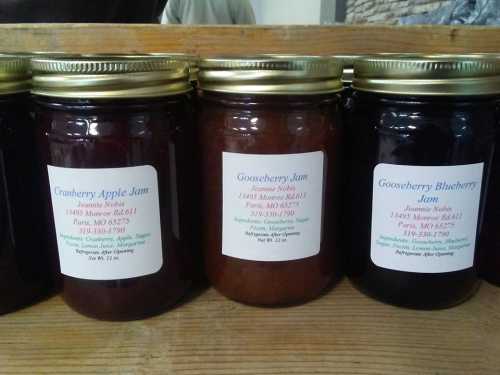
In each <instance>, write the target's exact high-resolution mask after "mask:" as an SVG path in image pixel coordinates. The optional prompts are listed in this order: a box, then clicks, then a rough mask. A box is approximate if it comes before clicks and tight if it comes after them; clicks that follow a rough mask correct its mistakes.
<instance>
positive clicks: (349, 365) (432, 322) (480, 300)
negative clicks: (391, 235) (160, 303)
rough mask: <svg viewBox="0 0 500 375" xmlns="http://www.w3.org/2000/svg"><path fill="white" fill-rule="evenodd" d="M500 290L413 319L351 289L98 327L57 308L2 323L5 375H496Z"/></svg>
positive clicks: (187, 309)
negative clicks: (277, 303) (272, 304)
mask: <svg viewBox="0 0 500 375" xmlns="http://www.w3.org/2000/svg"><path fill="white" fill-rule="evenodd" d="M499 372H500V288H495V287H493V286H491V285H488V284H486V283H485V284H483V286H482V288H481V289H480V291H479V293H478V294H477V295H476V296H475V297H474V298H472V299H471V300H469V301H468V302H466V303H465V304H462V305H460V306H458V307H455V308H452V309H448V310H442V311H412V310H405V309H400V308H396V307H392V306H388V305H384V304H381V303H379V302H376V301H373V300H371V299H369V298H367V297H365V296H363V295H362V294H360V293H359V292H357V291H356V290H354V289H353V287H352V286H351V285H350V283H349V282H348V281H347V280H344V281H343V282H341V284H340V285H338V286H337V287H336V288H334V289H333V290H332V291H330V292H329V293H328V294H327V295H325V296H323V297H322V298H320V299H317V300H315V301H313V302H311V303H309V304H306V305H303V306H298V307H291V308H279V309H265V308H255V307H248V306H244V305H241V304H237V303H235V302H231V301H228V300H227V299H225V298H223V297H221V296H220V295H218V294H217V293H216V292H215V291H214V290H212V289H209V290H207V291H205V292H203V293H200V294H199V295H198V296H195V297H193V298H191V300H190V301H189V302H185V303H183V304H182V305H180V306H179V307H177V308H176V309H174V310H171V311H170V312H168V313H166V314H164V315H161V316H159V317H155V318H152V319H148V320H144V321H136V322H129V323H106V322H98V321H95V320H91V319H87V318H85V317H82V316H80V315H78V314H76V313H74V312H72V311H71V310H70V309H69V308H68V307H66V306H65V305H64V303H63V302H62V301H61V299H60V298H59V297H54V298H52V299H50V300H48V301H46V302H43V303H41V304H39V305H36V306H33V307H30V308H27V309H24V310H22V311H19V312H17V313H13V314H10V315H6V316H3V317H0V374H2V375H7V374H30V375H33V374H68V375H71V374H141V375H143V374H175V375H177V374H179V375H214V374H225V375H235V374H248V375H285V374H286V375H291V374H304V375H309V374H325V375H326V374H342V375H354V374H356V375H361V374H363V375H368V374H370V375H372V374H380V375H405V374H418V375H421V374H423V375H427V374H428V375H445V374H449V375H462V374H463V375H489V374H491V375H496V374H499Z"/></svg>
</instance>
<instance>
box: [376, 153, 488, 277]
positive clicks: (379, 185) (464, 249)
mask: <svg viewBox="0 0 500 375" xmlns="http://www.w3.org/2000/svg"><path fill="white" fill-rule="evenodd" d="M483 166H484V163H478V164H468V165H456V166H435V167H434V166H432V167H428V166H426V167H422V166H409V165H394V164H379V165H377V166H376V167H375V170H374V176H373V209H372V232H371V259H372V261H373V263H375V264H376V265H377V266H379V267H383V268H388V269H391V270H397V271H406V272H419V273H440V272H452V271H459V270H463V269H466V268H470V267H472V265H473V263H474V250H475V247H476V232H477V222H478V212H479V199H480V197H481V183H482V177H483Z"/></svg>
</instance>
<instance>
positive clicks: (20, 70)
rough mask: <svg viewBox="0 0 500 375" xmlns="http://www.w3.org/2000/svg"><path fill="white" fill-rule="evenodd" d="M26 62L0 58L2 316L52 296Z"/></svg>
mask: <svg viewBox="0 0 500 375" xmlns="http://www.w3.org/2000/svg"><path fill="white" fill-rule="evenodd" d="M28 70H29V64H28V60H27V59H25V58H19V57H14V56H7V55H0V158H1V163H0V175H1V183H0V314H4V313H8V312H11V311H14V310H16V309H18V308H21V307H24V306H27V305H30V304H32V303H34V302H36V301H38V300H40V299H42V298H44V297H45V296H47V295H48V294H49V293H50V292H51V288H52V283H51V281H50V272H49V263H48V256H47V253H46V247H45V246H44V245H45V242H44V241H43V240H42V234H43V225H42V220H43V214H42V196H41V195H40V193H39V184H40V176H39V173H38V166H37V163H36V152H35V147H34V145H35V137H34V132H33V124H32V122H31V121H30V117H29V104H28V103H29V90H30V80H31V77H30V75H29V73H28Z"/></svg>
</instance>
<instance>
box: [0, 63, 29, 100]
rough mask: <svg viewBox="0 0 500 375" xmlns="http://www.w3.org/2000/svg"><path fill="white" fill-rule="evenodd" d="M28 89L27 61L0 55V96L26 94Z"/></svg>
mask: <svg viewBox="0 0 500 375" xmlns="http://www.w3.org/2000/svg"><path fill="white" fill-rule="evenodd" d="M30 88H31V76H30V73H29V61H28V59H26V58H22V57H18V56H13V55H4V54H0V95H7V94H16V93H20V92H27V91H29V90H30Z"/></svg>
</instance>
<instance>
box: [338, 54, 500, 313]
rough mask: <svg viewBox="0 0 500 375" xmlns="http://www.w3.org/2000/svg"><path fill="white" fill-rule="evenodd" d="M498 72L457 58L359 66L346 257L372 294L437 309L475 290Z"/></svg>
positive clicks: (382, 60)
mask: <svg viewBox="0 0 500 375" xmlns="http://www.w3.org/2000/svg"><path fill="white" fill-rule="evenodd" d="M498 72H499V67H498V65H497V64H496V63H495V62H493V61H483V60H476V59H467V58H466V57H462V58H461V57H458V56H456V57H452V56H448V57H446V56H441V57H420V58H418V57H406V58H402V57H373V58H367V59H364V60H362V61H359V62H356V63H355V78H354V82H353V86H354V91H355V92H354V94H353V110H352V113H351V116H350V119H351V123H350V124H349V126H350V127H351V132H350V134H351V137H350V139H349V150H350V153H349V158H350V168H349V173H350V177H349V188H348V191H349V194H350V197H349V198H348V199H349V205H350V208H349V210H347V215H348V221H349V223H350V225H348V226H347V227H346V230H347V231H348V233H347V236H348V248H347V249H346V250H347V258H348V274H349V276H350V278H351V280H352V281H353V282H354V283H355V284H356V285H357V286H358V287H359V288H360V289H361V290H362V291H363V292H365V293H367V294H368V295H370V296H372V297H374V298H376V299H379V300H381V301H384V302H387V303H391V304H395V305H399V306H404V307H410V308H419V309H436V308H446V307H450V306H452V305H455V304H458V303H460V302H462V301H464V300H466V299H467V298H468V297H470V296H471V295H472V294H473V293H474V292H475V291H476V289H477V287H478V285H479V284H478V277H477V267H476V266H477V264H476V262H475V256H476V252H475V250H476V239H477V233H478V232H479V229H480V227H481V220H480V219H481V217H482V213H483V211H484V206H485V205H484V203H485V200H484V193H485V190H486V188H487V186H486V185H487V181H488V177H489V175H490V160H491V158H492V156H493V151H494V134H495V98H496V95H498V93H500V81H499V80H498V77H497V75H498Z"/></svg>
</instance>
